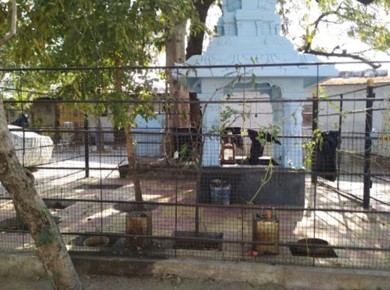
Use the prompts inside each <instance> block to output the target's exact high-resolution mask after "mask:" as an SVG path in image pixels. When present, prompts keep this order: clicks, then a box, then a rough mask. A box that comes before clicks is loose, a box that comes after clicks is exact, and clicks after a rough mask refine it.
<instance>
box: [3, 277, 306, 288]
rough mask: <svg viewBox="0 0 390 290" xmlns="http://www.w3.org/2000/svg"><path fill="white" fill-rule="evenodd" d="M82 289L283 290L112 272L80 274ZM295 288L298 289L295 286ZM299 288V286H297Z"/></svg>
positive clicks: (10, 284) (24, 283)
mask: <svg viewBox="0 0 390 290" xmlns="http://www.w3.org/2000/svg"><path fill="white" fill-rule="evenodd" d="M80 279H81V280H82V283H83V286H84V289H85V290H103V289H104V290H155V289H161V290H237V289H240V290H285V288H283V287H280V286H277V285H271V284H266V285H251V284H249V283H245V282H227V281H213V280H190V279H182V278H180V277H172V276H169V277H164V278H154V277H142V278H138V277H137V278H125V277H114V276H81V277H80ZM0 289H1V290H3V289H4V290H52V289H53V288H52V287H51V284H50V282H49V281H48V280H45V279H40V280H37V281H32V280H20V279H11V278H3V279H1V283H0ZM296 290H298V289H296ZM299 290H301V289H299Z"/></svg>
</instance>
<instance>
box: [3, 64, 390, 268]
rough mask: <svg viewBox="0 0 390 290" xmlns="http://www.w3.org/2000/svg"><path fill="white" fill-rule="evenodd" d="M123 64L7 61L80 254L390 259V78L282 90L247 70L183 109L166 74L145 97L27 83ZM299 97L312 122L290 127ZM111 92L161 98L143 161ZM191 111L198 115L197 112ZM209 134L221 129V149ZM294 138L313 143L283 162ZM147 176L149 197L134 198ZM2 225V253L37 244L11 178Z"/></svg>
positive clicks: (19, 114) (10, 91) (144, 140)
mask: <svg viewBox="0 0 390 290" xmlns="http://www.w3.org/2000/svg"><path fill="white" fill-rule="evenodd" d="M318 66H319V64H318ZM114 69H116V70H118V68H112V70H114ZM121 69H123V70H124V71H133V70H134V68H121ZM167 69H168V68H155V69H154V70H153V72H156V71H162V70H163V71H166V70H167ZM112 70H110V69H103V70H98V69H91V70H88V69H86V68H85V69H82V70H74V71H72V70H67V71H65V72H64V71H61V70H33V69H32V70H25V71H23V70H8V71H3V72H4V73H6V78H5V79H7V82H5V81H3V85H2V93H3V96H5V101H4V103H5V108H6V110H7V116H9V122H10V123H14V124H15V125H16V126H18V127H10V131H11V134H12V136H13V137H12V138H13V141H14V143H15V147H16V151H17V154H18V157H19V159H20V160H21V162H22V163H23V164H24V165H25V167H27V168H28V169H29V170H30V171H31V172H32V173H33V174H34V176H35V185H36V188H37V190H38V192H39V194H40V195H41V197H42V198H43V199H44V201H45V203H46V205H47V206H48V208H49V210H50V212H51V214H52V215H53V216H54V218H55V219H56V221H57V222H58V226H59V228H60V230H61V233H62V235H63V239H64V240H65V242H66V244H67V247H68V250H69V251H70V252H78V253H79V252H88V253H96V254H99V255H114V256H115V255H117V256H132V257H138V258H170V257H188V256H190V257H199V258H208V259H217V260H232V261H252V262H260V263H275V264H292V265H311V266H326V267H348V268H372V269H389V265H390V263H389V261H390V223H389V220H390V198H389V195H388V192H389V184H390V183H389V182H390V176H389V175H390V174H389V168H390V166H389V165H390V156H389V155H388V152H390V151H389V149H390V138H389V134H388V130H389V128H388V121H389V117H388V115H387V110H388V109H389V97H390V96H389V87H390V86H389V85H383V84H382V85H375V84H374V86H373V87H371V88H372V91H369V89H367V86H366V84H365V83H364V84H363V86H362V88H358V89H356V88H355V89H351V90H350V91H342V92H341V91H340V92H338V93H336V94H334V95H330V94H325V93H321V94H320V95H319V96H318V97H315V98H312V96H311V92H308V91H307V92H306V93H307V96H302V97H301V98H298V99H295V100H283V99H279V100H270V98H269V96H268V97H267V95H266V94H264V93H263V92H261V91H257V90H251V84H250V83H248V82H243V84H244V85H242V86H248V87H247V90H246V91H245V90H243V87H242V86H241V87H240V90H239V91H236V92H234V94H233V95H232V96H229V97H225V98H222V99H220V100H218V101H215V100H213V99H210V100H208V101H202V100H199V99H198V100H197V99H194V98H189V97H188V98H182V99H180V101H178V103H179V104H180V105H181V106H182V108H174V106H173V105H172V104H174V102H172V95H171V96H169V95H167V89H166V88H165V86H163V89H160V91H158V92H157V93H155V94H154V97H153V99H152V100H147V101H145V100H143V99H142V96H140V95H136V97H134V94H133V92H131V93H129V94H128V98H127V99H123V100H120V101H119V100H118V99H114V97H113V99H111V100H110V99H107V98H106V99H104V100H102V99H99V98H98V97H96V99H94V100H86V98H83V96H79V97H78V98H77V99H76V97H75V99H74V100H68V99H66V100H65V99H64V98H62V99H60V98H58V96H57V97H55V96H56V95H55V94H56V93H58V88H57V87H56V86H55V85H53V86H52V87H53V88H54V87H55V89H53V91H39V90H38V89H33V88H32V86H31V85H30V83H29V82H28V81H31V78H32V76H35V77H37V75H39V74H46V77H48V75H49V76H50V77H53V79H57V80H58V79H60V76H63V75H67V76H68V77H71V76H72V77H74V78H78V77H80V76H77V75H78V74H89V73H91V75H95V76H96V78H97V79H98V78H100V77H101V74H102V73H107V74H111V73H112ZM145 70H146V69H145ZM174 70H178V68H175V69H174ZM149 73H151V72H149ZM154 75H156V74H154ZM173 75H175V74H173ZM54 76H56V78H54ZM80 78H81V77H80ZM3 80H4V78H3ZM317 85H319V84H315V85H314V86H313V89H314V90H316V89H317ZM341 89H342V88H340V90H341ZM244 93H245V95H244ZM373 93H380V96H378V94H377V95H376V97H375V98H372V97H373V96H374V95H373ZM251 94H252V95H251ZM53 96H54V98H53ZM367 96H368V97H370V98H371V99H370V100H369V102H371V103H367V102H368V101H367ZM18 97H25V98H24V99H23V100H22V98H18ZM10 98H13V99H12V100H11V99H10ZM291 102H293V103H294V104H298V107H300V108H301V109H302V111H299V112H300V114H301V115H302V119H303V127H302V128H301V129H302V130H301V131H300V132H301V133H300V134H286V131H285V130H284V131H283V126H284V124H282V125H281V126H280V127H282V130H279V131H278V130H276V131H272V130H273V129H274V128H275V126H274V124H273V121H274V119H273V117H272V116H273V115H274V114H275V111H274V109H273V108H274V107H275V104H278V105H277V106H279V105H280V106H283V104H285V103H291ZM108 104H117V105H119V106H120V107H122V108H134V106H135V105H136V104H138V105H139V104H149V105H150V104H151V105H152V108H153V111H154V112H155V114H154V116H153V117H150V118H143V117H141V116H137V117H135V118H134V126H133V130H132V134H133V136H134V139H135V155H136V159H137V166H136V167H135V168H134V167H132V168H129V166H128V146H127V144H126V136H125V132H124V130H121V129H116V128H115V126H113V125H112V119H111V117H112V116H113V114H115V113H114V112H113V111H110V110H109V109H107V108H108V107H109V106H108ZM209 104H218V106H220V107H219V108H220V111H219V113H220V115H221V122H220V124H221V127H220V128H217V129H215V128H213V130H205V127H207V126H205V122H206V121H207V120H205V119H203V125H202V124H201V123H199V122H196V120H197V118H199V116H202V115H203V116H204V115H205V111H206V110H207V106H208V105H209ZM174 105H175V104H174ZM195 105H196V106H195ZM277 106H276V107H277ZM371 106H372V109H371ZM91 107H93V108H94V110H91ZM305 107H306V108H309V109H308V110H303V108H305ZM96 108H99V109H96ZM102 108H103V109H102ZM183 108H184V109H183ZM186 108H187V109H186ZM194 108H195V109H194ZM183 110H192V112H198V113H194V115H195V117H191V118H192V119H191V120H190V117H189V116H185V115H186V114H183ZM93 111H94V112H95V114H93V113H92V112H93ZM96 112H98V113H96ZM305 114H306V115H305ZM24 115H28V117H29V120H28V122H26V120H25V119H24V118H23V116H24ZM183 116H185V117H183ZM175 118H176V121H175V120H174V119H175ZM182 118H184V119H185V118H188V120H185V121H183V120H182ZM367 118H368V119H370V118H372V119H374V121H372V120H371V124H374V125H376V126H379V125H380V129H377V128H378V127H377V128H376V130H374V129H373V128H374V127H373V126H374V125H370V120H368V123H367V121H366V120H367ZM287 119H288V120H286V119H285V120H284V121H283V122H285V123H288V122H293V120H292V119H291V118H290V117H289V118H287ZM194 120H195V121H194ZM298 120H300V117H299V118H298ZM180 122H182V123H184V124H185V126H183V125H182V124H181V123H180ZM305 122H306V126H305ZM372 122H373V123H372ZM298 123H299V122H298ZM307 124H309V125H307ZM312 124H313V125H312ZM367 124H368V125H367ZM367 126H368V127H367ZM265 129H268V131H264V130H265ZM313 129H314V130H313ZM251 130H253V131H254V133H253V132H252V131H251ZM260 131H261V134H260V135H259V132H260ZM313 132H314V134H313ZM329 132H330V133H329ZM251 134H252V135H251ZM253 134H254V135H253ZM332 134H333V135H332ZM45 136H49V137H50V138H49V139H48V138H47V137H45ZM207 138H211V139H212V138H214V139H213V140H217V142H218V144H219V146H218V147H217V149H218V150H217V151H215V147H212V146H211V147H207V146H206V144H205V143H206V142H205V140H208V139H207ZM284 144H290V145H289V146H298V148H301V147H303V149H302V152H301V150H300V149H296V150H295V151H293V153H294V154H295V152H297V153H298V154H302V156H300V155H299V156H298V159H299V158H301V159H302V167H296V166H294V164H292V165H291V166H283V165H281V162H280V160H279V159H278V156H279V155H278V154H283V152H287V153H286V154H290V153H289V152H290V151H288V150H289V149H288V148H286V146H284ZM291 144H293V145H291ZM281 146H282V147H283V146H284V147H283V148H284V149H283V150H285V151H283V150H281V149H280V147H281ZM325 146H326V147H325ZM213 150H214V151H213ZM280 152H282V153H280ZM202 153H203V154H202ZM206 155H210V156H212V157H215V156H217V158H218V160H219V164H218V166H204V163H203V162H204V159H205V158H206V157H205V156H206ZM304 161H306V163H305V162H304ZM202 164H203V165H202ZM135 177H136V178H139V180H140V184H141V189H142V197H143V201H136V200H135V187H136V185H135V184H134V178H135ZM140 206H142V207H140ZM0 229H1V233H0V250H1V251H30V250H32V249H33V248H34V243H33V241H32V239H31V236H30V235H29V233H28V230H27V228H26V226H25V225H24V223H23V222H19V221H18V220H17V219H16V214H15V211H14V207H13V203H12V200H11V199H10V196H9V195H8V193H7V192H5V190H4V189H3V188H2V189H1V191H0Z"/></svg>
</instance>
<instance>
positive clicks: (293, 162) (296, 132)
mask: <svg viewBox="0 0 390 290" xmlns="http://www.w3.org/2000/svg"><path fill="white" fill-rule="evenodd" d="M302 96H303V94H302ZM283 99H294V98H292V97H291V96H288V97H286V96H285V95H283ZM282 108H283V125H282V128H283V135H284V136H287V137H288V136H291V138H284V139H283V143H282V146H283V158H282V160H283V161H282V165H283V167H287V168H291V167H294V168H301V167H302V139H301V138H299V136H301V135H302V104H301V103H295V102H286V103H283V105H282Z"/></svg>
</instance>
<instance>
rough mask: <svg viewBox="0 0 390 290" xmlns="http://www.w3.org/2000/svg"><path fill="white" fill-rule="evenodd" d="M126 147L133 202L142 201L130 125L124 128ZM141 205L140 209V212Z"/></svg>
mask: <svg viewBox="0 0 390 290" xmlns="http://www.w3.org/2000/svg"><path fill="white" fill-rule="evenodd" d="M125 134H126V145H127V159H128V161H129V171H130V176H131V179H132V181H133V183H134V192H135V201H143V198H142V189H141V181H140V179H139V176H138V173H137V160H136V158H135V149H134V138H133V132H132V130H131V125H128V126H127V128H126V133H125ZM141 207H142V205H140V209H141V210H142V208H141Z"/></svg>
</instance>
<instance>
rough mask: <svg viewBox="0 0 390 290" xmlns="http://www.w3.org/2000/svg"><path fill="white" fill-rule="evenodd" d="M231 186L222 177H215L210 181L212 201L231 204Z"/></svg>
mask: <svg viewBox="0 0 390 290" xmlns="http://www.w3.org/2000/svg"><path fill="white" fill-rule="evenodd" d="M230 190H231V186H230V184H229V183H227V182H226V181H223V180H221V179H213V180H212V181H211V183H210V195H211V203H213V204H221V205H229V204H230Z"/></svg>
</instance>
